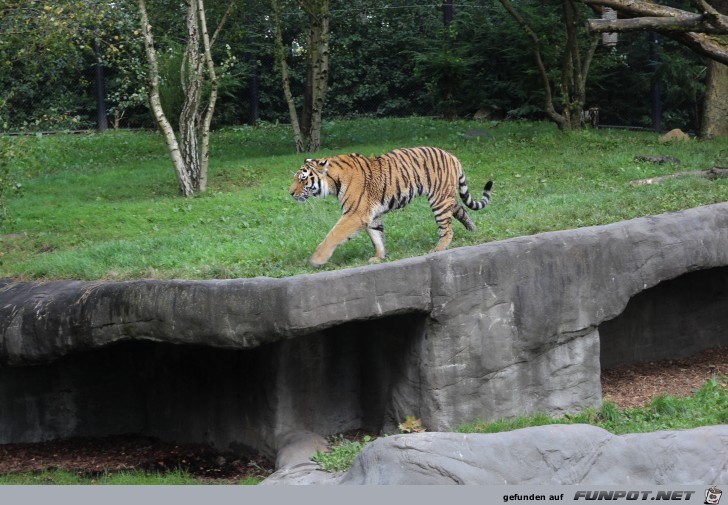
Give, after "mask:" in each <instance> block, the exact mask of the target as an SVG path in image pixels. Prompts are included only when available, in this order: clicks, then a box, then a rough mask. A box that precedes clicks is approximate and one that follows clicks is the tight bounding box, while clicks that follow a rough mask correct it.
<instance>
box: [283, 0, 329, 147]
mask: <svg viewBox="0 0 728 505" xmlns="http://www.w3.org/2000/svg"><path fill="white" fill-rule="evenodd" d="M299 5H300V7H301V8H302V9H303V10H304V12H305V13H306V15H307V20H308V24H309V29H308V36H307V39H306V86H305V93H304V97H303V108H302V111H301V115H300V119H299V115H298V112H297V109H296V104H295V98H294V97H293V93H292V92H291V85H290V79H289V75H288V64H287V62H286V51H285V46H284V44H283V30H282V28H281V6H280V0H271V6H272V7H273V21H274V24H275V27H274V30H275V34H274V44H275V56H276V66H277V68H278V71H279V72H280V77H281V86H282V88H283V94H284V95H285V97H286V102H287V104H288V112H289V116H290V118H291V125H292V127H293V137H294V141H295V143H296V151H297V152H304V151H309V152H315V151H318V150H319V148H320V147H321V121H322V117H323V108H324V100H325V98H326V91H327V89H328V82H329V39H330V30H329V0H301V2H300V4H299Z"/></svg>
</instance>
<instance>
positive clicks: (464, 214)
mask: <svg viewBox="0 0 728 505" xmlns="http://www.w3.org/2000/svg"><path fill="white" fill-rule="evenodd" d="M452 215H453V217H455V219H457V220H458V221H460V222H461V223H463V226H465V228H467V229H468V230H470V231H475V230H477V228H476V227H475V223H473V220H472V219H471V218H470V215H469V214H468V211H466V210H465V208H464V207H463V206H462V205H460V204H457V205H456V206H455V212H453V213H452Z"/></svg>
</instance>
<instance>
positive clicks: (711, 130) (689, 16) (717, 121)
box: [582, 0, 728, 138]
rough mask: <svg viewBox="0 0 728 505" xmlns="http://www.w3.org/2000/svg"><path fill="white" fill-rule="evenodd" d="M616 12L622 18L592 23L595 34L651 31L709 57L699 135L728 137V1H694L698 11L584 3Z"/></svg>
mask: <svg viewBox="0 0 728 505" xmlns="http://www.w3.org/2000/svg"><path fill="white" fill-rule="evenodd" d="M582 1H583V2H584V3H586V4H588V5H593V6H600V7H603V6H606V7H611V8H613V9H615V10H617V11H618V12H619V13H620V14H621V15H622V16H623V17H626V18H623V19H617V20H614V21H610V22H606V21H603V20H596V19H593V20H589V22H588V28H589V29H590V30H591V31H593V32H595V33H600V32H627V31H644V30H652V31H655V32H658V33H662V34H664V35H666V36H668V37H670V38H672V39H674V40H677V41H678V42H680V43H682V44H684V45H686V46H688V47H690V48H691V49H692V50H693V51H695V52H697V53H698V54H701V55H703V56H706V57H708V58H710V61H709V64H708V79H707V83H706V94H705V99H704V101H703V119H702V123H701V128H700V135H701V136H702V137H704V138H711V137H717V136H721V137H724V136H728V66H727V65H728V0H710V1H708V0H693V2H692V3H693V4H694V5H695V6H696V7H697V8H698V10H699V12H690V11H685V10H682V9H677V8H675V7H668V6H664V5H658V4H653V3H651V2H646V1H642V0H582Z"/></svg>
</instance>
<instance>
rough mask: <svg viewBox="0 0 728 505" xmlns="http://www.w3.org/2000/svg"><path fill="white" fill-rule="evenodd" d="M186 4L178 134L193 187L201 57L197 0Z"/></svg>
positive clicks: (196, 185)
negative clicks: (182, 93) (185, 38)
mask: <svg viewBox="0 0 728 505" xmlns="http://www.w3.org/2000/svg"><path fill="white" fill-rule="evenodd" d="M185 3H186V4H187V49H186V51H185V56H184V59H183V64H182V69H181V71H180V78H181V79H182V91H183V92H184V94H185V100H184V103H183V105H182V112H181V113H180V115H179V135H180V147H181V151H182V159H183V160H184V163H185V167H186V169H187V173H188V175H189V177H190V179H191V180H192V186H193V188H195V189H197V188H199V185H200V151H199V148H198V139H197V132H198V124H199V108H200V99H201V96H202V59H201V58H200V51H199V47H200V32H199V22H198V17H197V0H185Z"/></svg>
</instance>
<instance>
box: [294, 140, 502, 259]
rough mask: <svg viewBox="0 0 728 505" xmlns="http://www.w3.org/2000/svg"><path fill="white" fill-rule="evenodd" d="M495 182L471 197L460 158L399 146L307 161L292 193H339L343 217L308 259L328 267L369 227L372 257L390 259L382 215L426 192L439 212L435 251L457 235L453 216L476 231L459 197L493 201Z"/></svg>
mask: <svg viewBox="0 0 728 505" xmlns="http://www.w3.org/2000/svg"><path fill="white" fill-rule="evenodd" d="M492 187H493V181H490V180H489V181H488V182H487V183H486V185H485V188H484V189H483V198H482V199H481V200H480V201H478V202H476V201H473V198H472V197H471V196H470V192H469V191H468V185H467V183H466V181H465V175H464V174H463V168H462V165H461V164H460V161H459V160H458V159H457V158H456V157H455V156H453V155H452V154H450V153H448V152H447V151H444V150H442V149H440V148H437V147H413V148H404V149H395V150H394V151H391V152H388V153H386V154H382V155H380V156H374V157H367V156H362V155H360V154H358V153H353V154H346V155H338V156H332V157H327V158H321V159H311V158H308V159H306V160H305V162H304V164H303V166H301V168H300V169H299V170H298V171H297V172H296V173H295V174H294V176H293V184H292V185H291V188H290V195H291V196H292V197H293V198H294V199H295V200H296V201H298V202H304V201H306V200H307V199H308V198H309V197H311V196H313V197H319V198H325V197H327V196H329V195H333V196H336V198H337V199H338V200H339V204H340V206H341V210H342V214H343V215H342V216H341V218H340V219H339V221H338V222H337V223H336V224H335V225H334V227H333V228H332V229H331V231H329V233H328V234H327V235H326V238H324V240H323V241H322V242H321V243H320V244H319V245H318V247H316V251H315V252H314V253H313V255H312V256H311V258H310V259H309V264H310V265H311V266H312V267H314V268H317V267H322V266H324V265H325V264H326V263H327V262H328V260H329V259H330V258H331V255H332V254H333V253H334V250H335V249H336V247H337V246H339V245H340V244H342V243H343V242H345V241H346V240H348V239H350V238H352V237H353V236H354V235H356V234H357V233H358V232H359V231H361V230H362V229H366V231H367V233H368V234H369V238H370V239H371V241H372V245H373V246H374V256H372V257H371V258H370V260H369V261H370V262H378V261H381V260H383V259H384V258H385V255H386V252H385V248H384V225H383V224H382V215H383V214H385V213H387V212H389V211H391V210H395V209H401V208H403V207H404V206H406V205H407V204H408V203H410V202H411V201H412V199H413V198H414V197H416V196H420V195H426V196H427V199H428V201H429V203H430V208H431V209H432V212H433V213H434V214H435V222H436V223H437V228H438V236H439V241H438V242H437V245H436V246H435V249H434V251H442V250H444V249H446V248H447V246H448V245H450V242H451V241H452V237H453V230H452V218H453V217H454V218H455V219H457V220H458V221H460V222H461V223H462V224H463V225H464V226H465V228H467V229H468V230H470V231H474V230H475V229H476V228H475V224H473V220H472V219H471V218H470V216H469V215H468V213H467V212H466V211H465V208H464V207H463V206H461V205H460V204H459V203H458V201H457V198H456V196H455V193H456V191H457V192H458V193H459V194H460V198H461V200H462V201H463V203H464V204H465V205H466V206H467V207H468V208H470V209H472V210H480V209H482V208H483V207H485V206H486V205H488V203H490V190H491V188H492Z"/></svg>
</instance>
